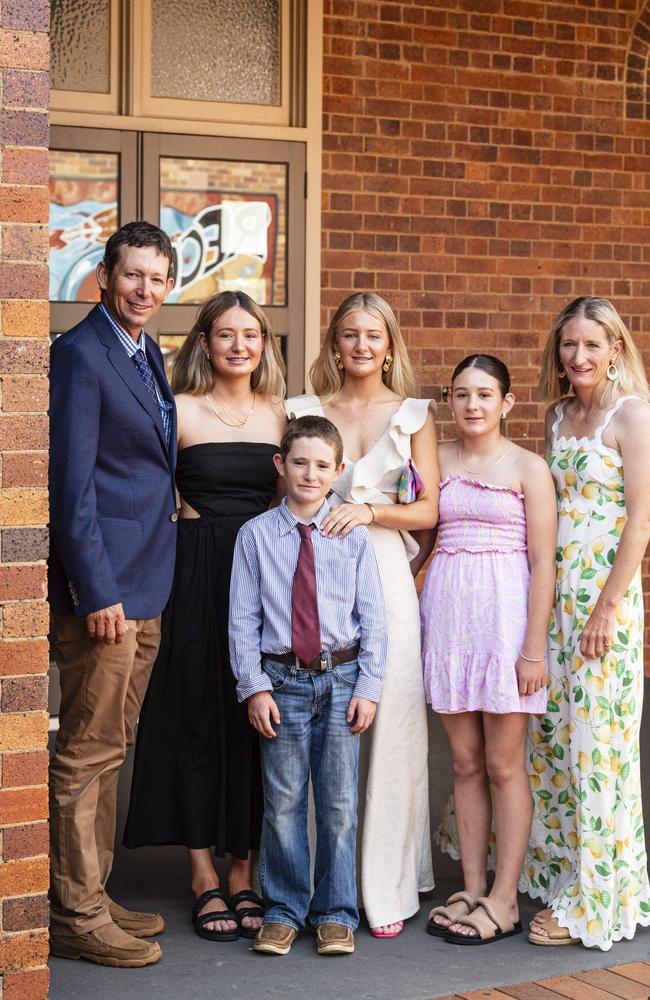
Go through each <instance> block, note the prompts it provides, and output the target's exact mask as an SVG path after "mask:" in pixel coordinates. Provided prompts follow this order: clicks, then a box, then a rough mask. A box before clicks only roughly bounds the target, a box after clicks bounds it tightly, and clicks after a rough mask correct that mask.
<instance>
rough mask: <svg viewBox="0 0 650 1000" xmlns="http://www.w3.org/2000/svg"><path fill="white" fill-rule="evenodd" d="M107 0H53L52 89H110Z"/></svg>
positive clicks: (108, 3) (101, 92) (95, 90)
mask: <svg viewBox="0 0 650 1000" xmlns="http://www.w3.org/2000/svg"><path fill="white" fill-rule="evenodd" d="M110 8H111V5H110V0H52V5H51V21H50V39H51V46H52V86H53V87H54V88H55V89H57V90H80V91H85V92H90V93H93V94H107V93H108V92H109V90H110V50H111V37H110V12H111V10H110Z"/></svg>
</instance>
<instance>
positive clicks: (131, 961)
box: [50, 924, 162, 969]
mask: <svg viewBox="0 0 650 1000" xmlns="http://www.w3.org/2000/svg"><path fill="white" fill-rule="evenodd" d="M50 952H51V953H52V955H56V957H57V958H72V959H77V958H85V959H86V961H88V962H96V963H97V965H112V966H117V967H118V968H123V969H139V968H140V967H141V966H143V965H153V963H154V962H157V961H159V959H160V958H161V957H162V952H161V950H160V945H158V944H156V943H155V942H152V941H139V940H138V939H137V938H134V937H133V935H131V934H127V933H126V931H123V930H120V928H119V927H118V926H117V925H116V924H103V925H102V926H101V927H96V928H95V930H93V931H88V932H87V933H86V934H73V933H72V931H70V930H69V929H68V928H67V927H57V926H56V925H55V926H53V927H52V928H51V930H50Z"/></svg>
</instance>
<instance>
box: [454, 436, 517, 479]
mask: <svg viewBox="0 0 650 1000" xmlns="http://www.w3.org/2000/svg"><path fill="white" fill-rule="evenodd" d="M511 444H512V441H508V442H507V443H506V446H505V448H504V449H503V451H502V452H501V454H500V455H499V457H498V458H497V459H496V461H495V462H494V464H495V465H498V464H499V462H501V461H502V460H503V459H504V457H505V455H506V452H507V451H508V450H509V449H510V445H511ZM458 461H459V462H460V467H461V469H463V470H464V471H465V472H469V474H470V476H478V475H479V473H478V472H475V471H473V470H472V469H468V468H467V466H466V465H465V463H464V462H463V460H462V458H461V457H460V442H459V444H458Z"/></svg>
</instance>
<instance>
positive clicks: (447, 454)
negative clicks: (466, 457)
mask: <svg viewBox="0 0 650 1000" xmlns="http://www.w3.org/2000/svg"><path fill="white" fill-rule="evenodd" d="M438 452H439V454H440V457H441V458H451V457H452V456H453V455H456V454H457V452H458V441H440V442H439V443H438Z"/></svg>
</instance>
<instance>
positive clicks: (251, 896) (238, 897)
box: [228, 889, 264, 939]
mask: <svg viewBox="0 0 650 1000" xmlns="http://www.w3.org/2000/svg"><path fill="white" fill-rule="evenodd" d="M240 903H253V904H254V905H253V906H245V907H242V908H241V909H237V906H238V905H239V904H240ZM228 906H229V907H230V909H231V910H232V911H233V913H234V914H235V920H236V921H237V925H238V927H239V933H240V935H241V937H243V938H250V939H252V938H254V937H256V936H257V931H258V930H259V928H255V927H244V926H243V925H242V920H243V919H244V917H263V916H264V900H262V899H260V897H259V896H258V895H257V893H256V892H253V890H252V889H242V890H241V892H235V893H233V895H232V896H231V897H230V899H229V900H228Z"/></svg>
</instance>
